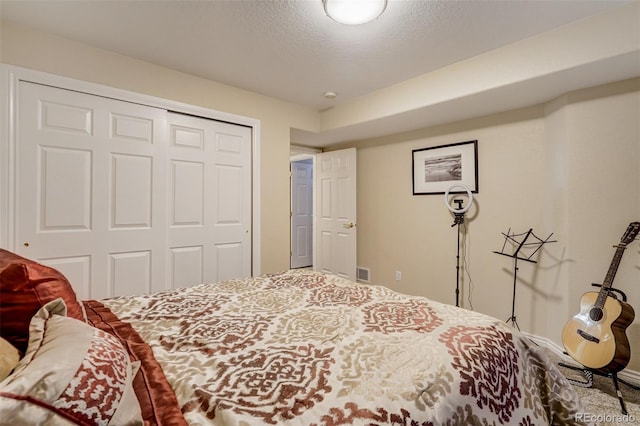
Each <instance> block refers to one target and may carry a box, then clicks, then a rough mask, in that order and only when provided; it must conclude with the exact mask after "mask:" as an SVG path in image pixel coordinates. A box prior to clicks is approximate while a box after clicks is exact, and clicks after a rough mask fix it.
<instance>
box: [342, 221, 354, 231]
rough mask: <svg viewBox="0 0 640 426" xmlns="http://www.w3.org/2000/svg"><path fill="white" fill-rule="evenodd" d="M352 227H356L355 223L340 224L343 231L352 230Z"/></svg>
mask: <svg viewBox="0 0 640 426" xmlns="http://www.w3.org/2000/svg"><path fill="white" fill-rule="evenodd" d="M354 226H356V225H355V223H353V222H349V223H343V224H342V227H343V228H345V229H351V228H353V227H354Z"/></svg>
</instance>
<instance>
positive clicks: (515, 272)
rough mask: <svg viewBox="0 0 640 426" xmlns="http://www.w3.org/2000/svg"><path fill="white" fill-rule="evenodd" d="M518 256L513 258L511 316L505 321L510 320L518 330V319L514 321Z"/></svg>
mask: <svg viewBox="0 0 640 426" xmlns="http://www.w3.org/2000/svg"><path fill="white" fill-rule="evenodd" d="M517 277H518V257H517V256H516V257H514V258H513V298H512V299H511V316H510V317H509V319H508V320H506V321H505V322H506V323H507V324H509V322H511V323H512V324H513V325H515V326H516V328H517V329H518V331H519V330H520V326H519V325H518V321H516V284H517V282H518V278H517Z"/></svg>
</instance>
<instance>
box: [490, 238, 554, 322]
mask: <svg viewBox="0 0 640 426" xmlns="http://www.w3.org/2000/svg"><path fill="white" fill-rule="evenodd" d="M502 235H503V236H504V243H503V244H502V250H501V251H494V253H496V254H501V255H502V256H507V257H510V258H512V259H513V297H512V300H511V316H510V317H509V318H508V319H507V320H506V321H505V322H507V323H509V322H511V323H512V325H515V326H516V328H517V329H518V330H520V326H518V322H517V321H516V284H517V282H518V260H524V261H525V262H530V263H538V262H536V261H535V260H532V259H531V258H532V257H533V255H534V254H536V253H537V252H538V250H540V249H541V248H542V246H543V245H544V244H546V243H555V242H556V241H555V240H553V241H552V240H550V238H551V236H552V235H553V233H551V234H549V236H548V237H547V238H545V239H544V240H543V239H541V238H539V237H538V236H536V234H534V233H533V229H529V230H528V231H527V232H523V233H522V234H512V233H511V228H509V230H508V231H507V233H506V234H505V233H502ZM529 237H533V238H534V239H535V240H534V241H532V242H527V240H528V239H529ZM520 238H521V239H520ZM519 239H520V240H519ZM507 243H510V244H511V246H513V247H515V250H514V251H513V253H508V252H506V251H505V249H506V247H507ZM522 249H525V251H526V250H531V249H533V251H530V252H529V255H528V256H527V255H526V253H524V254H523V255H522V256H520V252H521V250H522Z"/></svg>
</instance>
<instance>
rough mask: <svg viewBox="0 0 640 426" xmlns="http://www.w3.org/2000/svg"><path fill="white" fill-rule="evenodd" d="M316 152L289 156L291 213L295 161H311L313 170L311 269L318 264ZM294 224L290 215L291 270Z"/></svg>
mask: <svg viewBox="0 0 640 426" xmlns="http://www.w3.org/2000/svg"><path fill="white" fill-rule="evenodd" d="M318 153H319V151H318ZM316 154H317V153H316V152H313V153H309V154H296V155H291V156H289V212H290V213H291V211H292V207H291V206H292V203H293V191H291V180H292V176H291V163H293V162H295V161H303V160H311V170H313V180H312V183H311V187H312V189H311V217H312V225H311V241H312V247H313V251H312V253H311V269H313V267H314V266H315V264H316V241H315V233H316V177H315V170H316ZM292 223H293V217H292V216H291V214H289V268H291V256H292V254H291V253H293V247H291V224H292Z"/></svg>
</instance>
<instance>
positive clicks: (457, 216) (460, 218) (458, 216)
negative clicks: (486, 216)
mask: <svg viewBox="0 0 640 426" xmlns="http://www.w3.org/2000/svg"><path fill="white" fill-rule="evenodd" d="M453 202H454V203H456V204H457V205H458V209H457V210H461V209H462V203H463V202H464V200H453ZM463 223H464V213H454V221H453V224H452V225H451V226H452V227H454V226H456V225H458V249H457V251H456V306H460V225H462V224H463Z"/></svg>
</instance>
